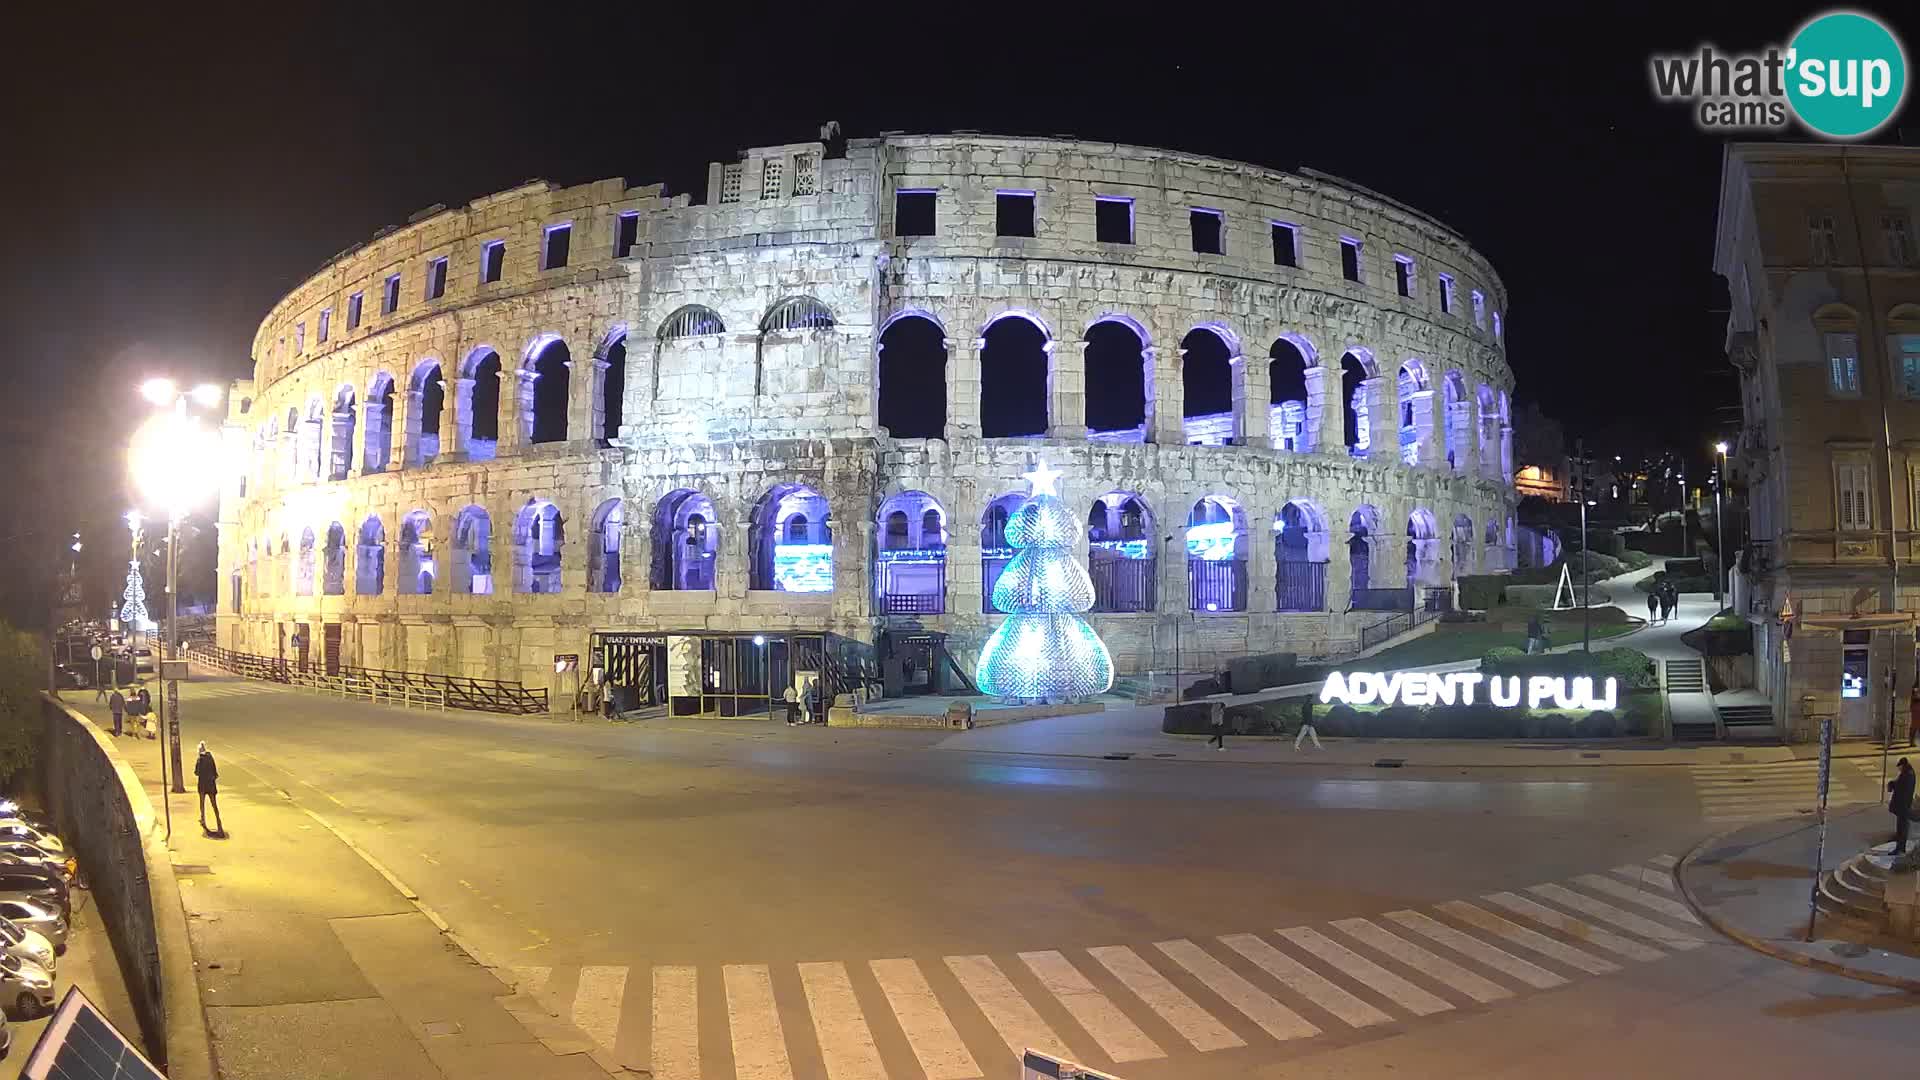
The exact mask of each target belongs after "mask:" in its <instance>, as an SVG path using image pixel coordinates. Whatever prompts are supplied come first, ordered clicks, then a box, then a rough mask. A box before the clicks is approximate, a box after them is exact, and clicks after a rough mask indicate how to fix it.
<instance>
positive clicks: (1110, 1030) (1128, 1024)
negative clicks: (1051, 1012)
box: [1020, 950, 1167, 1062]
mask: <svg viewBox="0 0 1920 1080" xmlns="http://www.w3.org/2000/svg"><path fill="white" fill-rule="evenodd" d="M1020 959H1021V961H1022V962H1023V963H1025V964H1026V965H1027V968H1028V969H1029V970H1031V971H1032V972H1033V974H1034V977H1035V978H1037V979H1039V980H1040V985H1041V986H1044V987H1046V988H1047V993H1049V994H1052V995H1053V996H1054V997H1055V998H1056V999H1058V1000H1059V1002H1060V1004H1061V1005H1063V1006H1065V1007H1066V1010H1067V1012H1069V1013H1071V1014H1072V1016H1073V1018H1074V1019H1075V1020H1076V1021H1078V1022H1079V1024H1080V1026H1081V1027H1082V1028H1084V1029H1085V1030H1086V1032H1087V1034H1089V1035H1091V1036H1093V1041H1094V1042H1097V1043H1099V1044H1100V1049H1102V1050H1104V1051H1106V1054H1107V1056H1108V1057H1110V1058H1112V1059H1113V1060H1115V1061H1118V1062H1128V1061H1145V1060H1147V1059H1149V1058H1163V1057H1166V1056H1167V1054H1166V1051H1164V1050H1162V1049H1160V1047H1159V1046H1158V1045H1156V1044H1155V1043H1154V1041H1153V1040H1152V1039H1150V1038H1148V1037H1147V1033H1146V1032H1144V1031H1141V1030H1140V1028H1139V1026H1138V1025H1136V1024H1135V1023H1134V1022H1133V1021H1131V1020H1129V1019H1127V1014H1126V1013H1123V1012H1121V1011H1120V1010H1119V1008H1118V1007H1117V1006H1115V1005H1114V1003H1113V1002H1111V1001H1109V1000H1107V996H1106V995H1105V994H1102V993H1101V992H1100V991H1098V990H1096V989H1094V986H1093V984H1092V983H1091V982H1088V981H1087V977H1086V976H1085V975H1084V974H1082V973H1081V972H1080V969H1079V968H1076V967H1074V966H1073V962H1072V961H1070V960H1068V959H1067V958H1066V957H1065V956H1062V955H1061V954H1060V953H1058V952H1055V951H1053V950H1047V951H1044V952H1023V953H1021V954H1020Z"/></svg>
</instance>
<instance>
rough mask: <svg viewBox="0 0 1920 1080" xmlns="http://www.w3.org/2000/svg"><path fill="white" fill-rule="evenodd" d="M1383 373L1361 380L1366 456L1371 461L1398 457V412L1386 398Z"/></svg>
mask: <svg viewBox="0 0 1920 1080" xmlns="http://www.w3.org/2000/svg"><path fill="white" fill-rule="evenodd" d="M1391 382H1392V380H1391V379H1388V378H1387V377H1386V376H1384V375H1375V376H1373V377H1372V378H1370V379H1362V380H1360V398H1361V400H1362V401H1365V402H1366V403H1367V458H1368V460H1370V461H1385V462H1396V461H1398V460H1400V416H1399V413H1398V412H1397V411H1396V410H1395V409H1394V407H1393V402H1392V401H1391V400H1389V395H1388V393H1387V386H1388V385H1389V384H1390V383H1391Z"/></svg>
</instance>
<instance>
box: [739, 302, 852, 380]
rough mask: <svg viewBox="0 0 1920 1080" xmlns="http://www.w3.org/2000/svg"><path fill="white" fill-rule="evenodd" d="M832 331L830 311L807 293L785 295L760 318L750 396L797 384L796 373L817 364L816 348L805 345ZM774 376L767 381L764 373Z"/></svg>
mask: <svg viewBox="0 0 1920 1080" xmlns="http://www.w3.org/2000/svg"><path fill="white" fill-rule="evenodd" d="M832 330H833V313H832V312H831V311H828V310H827V305H825V304H823V303H821V302H820V301H819V300H817V299H815V298H814V297H811V296H789V297H787V298H786V299H784V300H781V301H779V302H777V303H775V304H774V305H773V306H772V307H770V308H768V309H767V313H766V314H765V315H763V316H761V317H760V337H759V339H758V340H757V341H756V342H755V343H754V352H753V395H754V396H755V397H759V396H761V395H762V394H768V393H775V394H779V393H785V392H787V391H788V390H790V389H792V388H793V387H794V386H796V385H798V383H797V382H796V376H797V377H798V378H799V379H804V378H805V377H806V376H804V375H800V374H799V373H800V372H802V371H804V370H805V369H808V368H813V367H819V366H821V364H820V361H821V359H822V357H820V356H819V355H818V350H817V349H813V350H811V351H810V350H809V346H812V345H814V344H815V343H817V342H819V341H820V340H821V338H822V337H823V336H826V335H829V334H830V332H831V331H832ZM769 371H773V372H775V373H776V377H775V378H773V379H772V380H771V381H770V380H769V379H768V372H769Z"/></svg>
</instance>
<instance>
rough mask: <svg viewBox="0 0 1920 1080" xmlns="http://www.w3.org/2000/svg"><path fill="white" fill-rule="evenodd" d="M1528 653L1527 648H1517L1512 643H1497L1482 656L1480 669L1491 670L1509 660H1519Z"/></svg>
mask: <svg viewBox="0 0 1920 1080" xmlns="http://www.w3.org/2000/svg"><path fill="white" fill-rule="evenodd" d="M1525 655H1527V654H1526V650H1524V649H1516V648H1514V647H1513V646H1512V645H1495V646H1494V647H1493V648H1491V649H1488V650H1487V654H1486V655H1485V656H1482V657H1481V658H1480V670H1482V671H1491V670H1493V669H1494V668H1495V667H1498V666H1499V665H1501V664H1504V663H1506V662H1507V661H1509V660H1517V659H1519V658H1520V657H1523V656H1525Z"/></svg>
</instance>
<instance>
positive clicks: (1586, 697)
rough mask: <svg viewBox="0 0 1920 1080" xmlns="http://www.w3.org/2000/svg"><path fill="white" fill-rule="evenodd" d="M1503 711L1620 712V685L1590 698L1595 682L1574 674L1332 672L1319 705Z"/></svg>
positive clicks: (1608, 682)
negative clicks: (1480, 706) (1569, 676)
mask: <svg viewBox="0 0 1920 1080" xmlns="http://www.w3.org/2000/svg"><path fill="white" fill-rule="evenodd" d="M1482 687H1484V688H1485V690H1486V693H1485V695H1484V700H1485V702H1486V703H1487V704H1490V705H1492V706H1494V707H1495V708H1501V709H1516V708H1521V707H1523V701H1524V707H1525V708H1529V709H1541V708H1554V709H1614V708H1618V707H1619V700H1620V689H1619V683H1618V682H1617V681H1616V680H1614V679H1613V678H1611V677H1610V678H1608V679H1607V680H1606V681H1605V682H1604V683H1603V684H1602V687H1601V692H1600V693H1598V694H1596V693H1594V684H1593V679H1592V678H1591V677H1590V676H1586V675H1576V676H1574V677H1573V678H1572V679H1566V678H1562V677H1560V676H1557V675H1528V676H1525V677H1522V676H1519V675H1492V676H1488V675H1483V674H1481V673H1480V672H1477V671H1456V672H1451V673H1448V674H1439V673H1436V672H1427V671H1388V672H1378V673H1376V672H1371V671H1355V672H1351V673H1348V674H1342V673H1341V672H1338V671H1336V672H1334V673H1333V674H1331V675H1328V676H1327V681H1326V684H1325V685H1324V686H1322V687H1321V688H1320V701H1321V703H1322V704H1335V703H1338V704H1341V705H1411V706H1416V707H1419V706H1431V705H1474V704H1478V703H1479V702H1478V700H1476V699H1478V698H1480V697H1481V695H1480V690H1481V688H1482Z"/></svg>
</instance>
